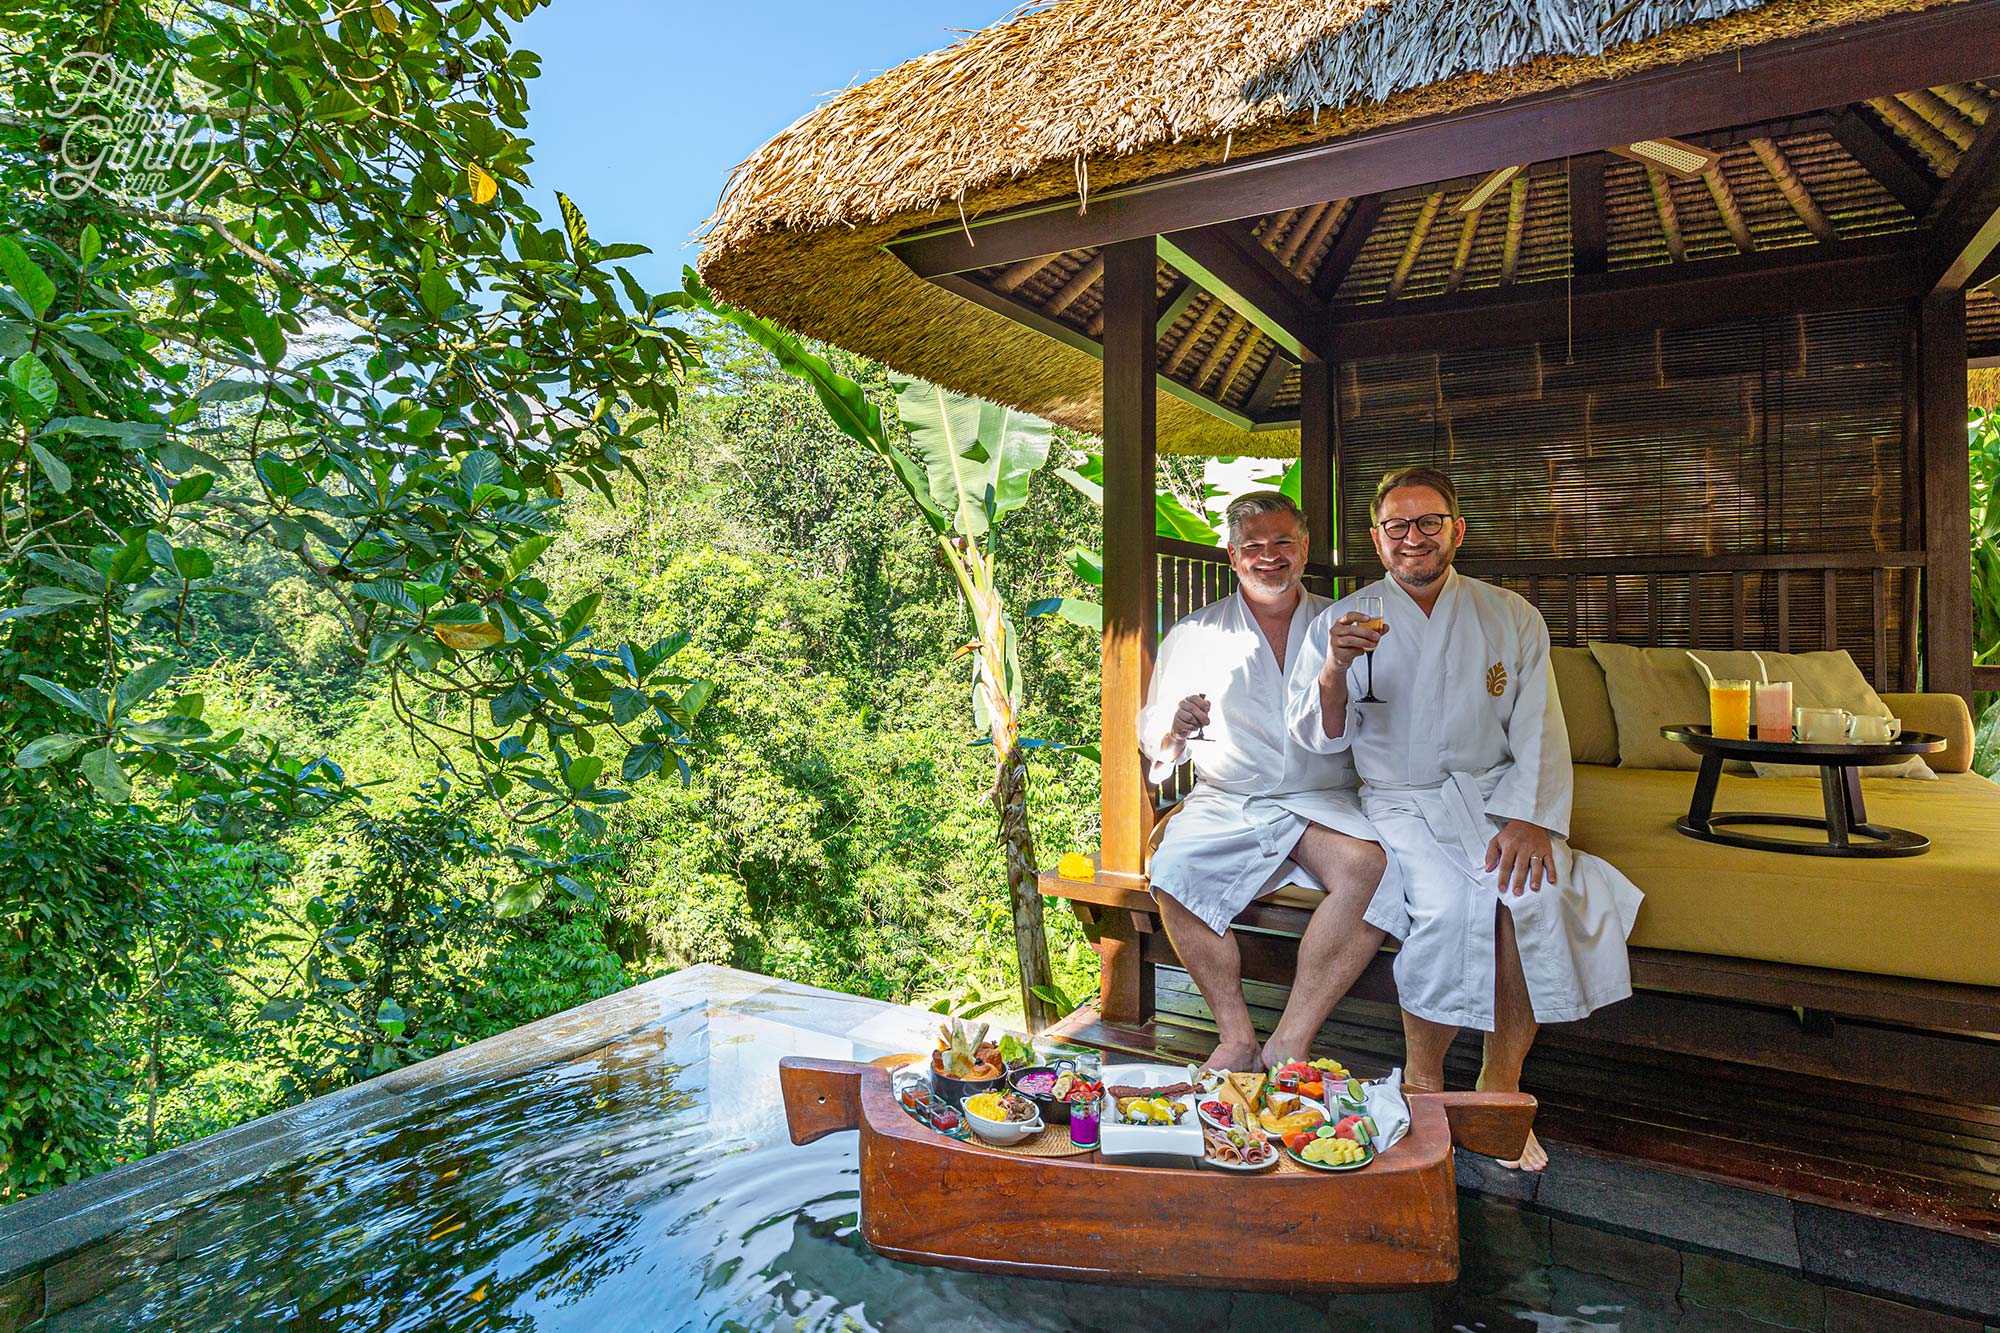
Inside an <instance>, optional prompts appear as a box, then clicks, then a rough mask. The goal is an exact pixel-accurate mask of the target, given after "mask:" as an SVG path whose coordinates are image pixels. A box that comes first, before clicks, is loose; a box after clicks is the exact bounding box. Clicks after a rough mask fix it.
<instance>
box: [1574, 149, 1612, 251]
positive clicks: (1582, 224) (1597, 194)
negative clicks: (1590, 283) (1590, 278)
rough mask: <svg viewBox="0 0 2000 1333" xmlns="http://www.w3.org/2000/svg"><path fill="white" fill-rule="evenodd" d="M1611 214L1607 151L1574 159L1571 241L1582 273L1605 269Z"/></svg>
mask: <svg viewBox="0 0 2000 1333" xmlns="http://www.w3.org/2000/svg"><path fill="white" fill-rule="evenodd" d="M1608 223H1609V216H1608V215H1607V214H1606V212H1605V210H1604V154H1602V153H1592V154H1590V155H1589V156H1588V157H1579V158H1575V159H1572V160H1571V162H1570V164H1569V241H1570V252H1571V254H1572V255H1573V256H1574V259H1573V261H1572V262H1573V263H1574V264H1575V265H1576V267H1575V268H1574V269H1573V270H1572V272H1574V273H1575V274H1576V275H1577V276H1579V277H1581V276H1583V275H1584V274H1586V273H1602V272H1604V268H1605V262H1606V259H1605V256H1606V250H1607V247H1606V242H1605V228H1606V226H1607V225H1608Z"/></svg>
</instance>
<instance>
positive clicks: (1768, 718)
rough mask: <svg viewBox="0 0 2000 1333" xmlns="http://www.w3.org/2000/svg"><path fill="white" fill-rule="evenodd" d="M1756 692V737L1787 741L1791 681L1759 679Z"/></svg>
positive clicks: (1790, 736) (1788, 734)
mask: <svg viewBox="0 0 2000 1333" xmlns="http://www.w3.org/2000/svg"><path fill="white" fill-rule="evenodd" d="M1754 688H1755V690H1756V692H1757V739H1758V740H1760V741H1788V740H1790V739H1791V738H1792V682H1790V681H1789V680H1770V681H1759V682H1758V683H1757V684H1756V686H1755V687H1754Z"/></svg>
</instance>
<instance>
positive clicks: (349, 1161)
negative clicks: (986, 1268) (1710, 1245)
mask: <svg viewBox="0 0 2000 1333" xmlns="http://www.w3.org/2000/svg"><path fill="white" fill-rule="evenodd" d="M614 999H618V1000H620V1001H621V1003H620V1004H619V1005H617V1006H613V1007H611V1008H610V1009H608V1010H606V1011H605V1013H604V1021H605V1023H606V1025H607V1027H615V1028H616V1029H617V1030H616V1031H609V1030H606V1031H602V1032H594V1031H592V1030H591V1029H590V1028H589V1027H588V1026H587V1023H588V1021H589V1019H588V1016H589V1015H590V1014H591V1012H592V1010H595V1009H597V1008H598V1006H592V1007H590V1008H587V1009H586V1010H582V1011H577V1013H578V1015H582V1016H584V1017H582V1018H578V1019H574V1020H572V1021H570V1022H569V1023H567V1025H559V1026H558V1028H556V1029H553V1030H551V1032H550V1034H549V1035H548V1036H547V1038H546V1043H547V1045H548V1048H549V1050H550V1051H551V1052H552V1054H551V1056H550V1057H549V1058H546V1059H536V1058H534V1051H533V1049H532V1047H531V1048H530V1049H529V1050H528V1051H527V1053H526V1055H524V1054H523V1050H522V1047H521V1045H520V1043H519V1042H516V1043H515V1044H514V1045H513V1046H512V1047H510V1048H509V1050H510V1056H509V1059H508V1060H507V1061H504V1062H500V1063H501V1064H502V1065H503V1068H502V1069H501V1070H500V1071H499V1072H494V1071H493V1070H492V1069H490V1068H483V1067H482V1061H481V1059H480V1058H478V1048H472V1050H471V1051H470V1052H462V1053H459V1054H458V1055H457V1056H454V1057H446V1059H447V1060H450V1061H455V1064H454V1065H453V1067H452V1069H451V1071H448V1072H447V1073H446V1074H445V1075H443V1076H440V1077H438V1078H436V1079H435V1080H433V1081H430V1082H426V1083H418V1084H412V1085H411V1086H408V1087H406V1088H405V1089H404V1090H403V1091H402V1092H400V1093H398V1094H397V1095H395V1096H393V1097H391V1098H387V1099H385V1100H384V1101H382V1102H381V1103H379V1104H372V1105H357V1106H356V1108H355V1109H353V1110H352V1111H350V1112H347V1113H345V1114H344V1116H333V1117H328V1118H327V1122H326V1123H322V1124H318V1125H316V1126H314V1127H313V1128H312V1129H311V1131H310V1133H309V1134H308V1135H307V1138H306V1141H307V1142H309V1143H311V1144H313V1145H314V1146H312V1147H311V1148H310V1149H309V1151H307V1152H306V1153H305V1155H303V1156H294V1157H293V1158H291V1159H290V1160H286V1161H282V1162H281V1163H280V1164H278V1165H276V1166H275V1167H272V1168H270V1169H267V1170H264V1171H263V1172H262V1173H261V1174H257V1175H255V1176H253V1177H251V1178H249V1179H246V1180H241V1181H238V1182H236V1183H233V1184H230V1183H225V1184H223V1185H221V1186H220V1187H218V1188H214V1189H212V1190H211V1191H210V1192H208V1193H205V1194H203V1193H196V1192H192V1191H190V1192H187V1193H183V1194H182V1195H180V1196H179V1197H177V1198H174V1199H171V1200H169V1201H167V1202H166V1203H165V1204H164V1205H161V1206H158V1207H154V1208H151V1209H150V1210H149V1214H148V1215H147V1216H145V1217H144V1218H143V1219H134V1220H132V1221H131V1222H130V1223H129V1224H128V1225H125V1226H123V1227H121V1228H120V1229H119V1230H118V1231H117V1232H116V1233H115V1234H113V1235H111V1236H108V1237H105V1238H103V1239H100V1240H98V1241H96V1242H94V1243H92V1245H90V1246H89V1247H88V1248H87V1249H86V1250H85V1251H83V1252H82V1253H80V1254H77V1255H72V1256H71V1257H70V1258H68V1259H66V1260H62V1261H59V1262H57V1263H54V1264H51V1265H49V1266H48V1267H47V1268H46V1271H45V1273H44V1276H45V1278H46V1288H47V1290H46V1301H47V1309H48V1311H49V1315H48V1318H47V1320H46V1323H45V1326H44V1327H45V1330H46V1333H58V1331H59V1330H61V1331H62V1333H69V1331H70V1330H98V1329H107V1330H108V1329H121V1330H122V1329H133V1328H162V1329H173V1330H175V1331H176V1333H203V1331H205V1330H231V1331H232V1333H233V1331H235V1330H241V1329H266V1328H269V1329H339V1330H344V1331H347V1333H354V1331H362V1333H370V1331H376V1330H380V1331H384V1333H386V1331H387V1330H419V1329H422V1330H434V1329H521V1330H526V1329H534V1330H564V1329H578V1330H586V1329H587V1330H592V1331H593V1333H612V1331H613V1330H627V1329H630V1330H640V1329H645V1330H654V1329H717V1330H734V1329H784V1330H788V1331H789V1330H808V1329H833V1330H850V1329H907V1330H913V1331H918V1330H920V1331H922V1333H936V1331H938V1330H959V1329H963V1330H1007V1329H1048V1330H1070V1329H1107V1330H1108V1329H1116V1330H1119V1333H1149V1331H1150V1330H1161V1331H1162V1333H1174V1331H1177V1330H1191V1329H1221V1328H1245V1329H1256V1330H1260V1333H1277V1331H1278V1330H1285V1331H1286V1333H1290V1330H1292V1329H1317V1328H1329V1327H1331V1328H1337V1329H1343V1330H1345V1329H1432V1328H1454V1327H1456V1328H1463V1329H1481V1328H1485V1329H1501V1328H1504V1329H1513V1328H1534V1329H1538V1330H1551V1331H1553V1330H1614V1329H1617V1330H1626V1329H1635V1330H1636V1329H1646V1330H1650V1329H1663V1328H1675V1327H1681V1326H1683V1323H1682V1321H1683V1319H1684V1317H1685V1318H1687V1319H1689V1320H1690V1321H1695V1320H1696V1316H1697V1315H1701V1314H1703V1312H1701V1311H1699V1310H1698V1309H1696V1308H1695V1307H1692V1306H1689V1307H1686V1308H1684V1306H1683V1303H1682V1299H1681V1297H1680V1296H1679V1295H1677V1294H1676V1290H1672V1289H1667V1288H1666V1284H1664V1283H1663V1282H1662V1281H1661V1280H1660V1275H1659V1273H1658V1272H1656V1271H1654V1270H1655V1269H1656V1268H1657V1264H1655V1263H1652V1262H1647V1263H1644V1264H1637V1263H1635V1271H1634V1272H1632V1273H1630V1274H1619V1273H1617V1272H1616V1268H1617V1263H1616V1255H1617V1253H1618V1251H1617V1249H1616V1246H1615V1244H1614V1245H1613V1246H1612V1247H1611V1248H1610V1249H1608V1250H1607V1249H1604V1248H1602V1247H1594V1246H1586V1247H1585V1248H1584V1249H1582V1250H1577V1251H1576V1252H1577V1253H1578V1254H1583V1253H1584V1252H1585V1250H1587V1251H1588V1253H1589V1255H1590V1256H1591V1257H1590V1258H1589V1259H1588V1260H1584V1259H1579V1260H1578V1262H1581V1263H1585V1264H1586V1266H1587V1267H1590V1268H1593V1269H1595V1270H1596V1271H1594V1272H1584V1271H1579V1270H1577V1269H1572V1268H1569V1267H1566V1266H1565V1265H1564V1264H1563V1263H1562V1262H1560V1261H1559V1259H1558V1257H1557V1256H1558V1254H1559V1252H1560V1246H1561V1244H1562V1242H1563V1239H1564V1238H1563V1234H1562V1231H1561V1228H1562V1227H1563V1225H1564V1224H1562V1223H1560V1222H1557V1223H1554V1224H1551V1223H1550V1222H1549V1221H1548V1219H1546V1218H1540V1217H1537V1216H1535V1215H1533V1214H1530V1213H1525V1212H1521V1211H1518V1210H1516V1209H1513V1208H1511V1207H1507V1206H1505V1205H1500V1204H1493V1203H1487V1202H1484V1201H1481V1200H1479V1199H1476V1198H1474V1197H1471V1196H1463V1199H1462V1202H1463V1205H1464V1208H1465V1217H1464V1222H1465V1255H1464V1266H1465V1270H1466V1278H1465V1280H1464V1281H1463V1282H1461V1283H1460V1284H1459V1286H1458V1287H1456V1288H1454V1289H1451V1290H1449V1291H1446V1292H1444V1293H1440V1294H1438V1295H1434V1296H1424V1295H1412V1296H1396V1297H1375V1296H1371V1297H1336V1298H1323V1297H1310V1298H1301V1299H1293V1298H1289V1297H1282V1296H1270V1295H1251V1294H1231V1293H1226V1292H1186V1291H1162V1290H1139V1289H1125V1288H1114V1287H1102V1286H1099V1287H1090V1286H1078V1285H1071V1284H1067V1283H1059V1282H1044V1281H1033V1280H1024V1279H1011V1278H1007V1279H1003V1278H990V1277H974V1276H969V1275H965V1274H958V1273H951V1272H946V1271H944V1270H941V1269H931V1268H922V1267H915V1266H911V1265H907V1264H900V1263H893V1262H890V1261H888V1260H885V1259H882V1258H880V1257H878V1256H876V1255H875V1254H873V1253H872V1252H870V1251H869V1249H868V1248H867V1247H866V1245H864V1244H863V1243H862V1241H861V1238H860V1234H859V1231H858V1229H857V1224H856V1215H855V1214H856V1206H857V1198H858V1178H857V1170H856V1161H855V1152H856V1148H855V1136H854V1135H852V1134H840V1135H835V1136H832V1137H830V1138H827V1139H822V1140H821V1141H819V1142H818V1143H815V1144H812V1145H810V1146H808V1147H804V1148H795V1147H793V1146H791V1144H790V1142H789V1140H788V1139H787V1137H786V1133H785V1124H784V1111H783V1106H782V1104H781V1102H780V1098H779V1092H778V1082H777V1062H778V1060H779V1058H780V1057H781V1056H785V1055H794V1054H798V1055H814V1056H821V1057H827V1058H835V1059H859V1060H867V1059H872V1058H874V1057H876V1056H879V1055H883V1054H888V1053H891V1052H895V1051H904V1050H914V1049H921V1048H922V1047H923V1045H924V1041H925V1034H926V1032H928V1031H932V1030H934V1029H933V1028H932V1024H933V1023H934V1021H935V1020H934V1019H933V1018H932V1017H931V1016H929V1015H925V1014H922V1013H919V1012H917V1011H914V1010H909V1009H900V1008H895V1007H892V1006H886V1005H880V1004H876V1003H873V1002H870V1001H865V1000H858V999H853V998H851V997H847V996H839V995H833V994H830V993H827V992H821V991H811V990H807V989H805V988H802V987H794V986H788V985H785V984H783V983H775V982H771V981H768V980H766V979H765V978H761V977H749V976H745V975H743V974H740V973H731V972H726V971H723V970H721V969H713V968H701V969H695V970H694V971H693V972H691V973H684V974H680V975H679V976H677V977H671V978H664V979H662V980H661V981H659V982H655V983H651V984H650V985H649V986H647V987H643V988H639V989H637V990H635V991H631V992H627V993H626V995H625V996H624V997H614ZM600 1004H608V1002H600ZM565 1017H568V1016H565ZM552 1022H554V1020H552ZM529 1031H530V1032H531V1033H532V1032H534V1031H535V1030H533V1029H531V1030H529ZM600 1037H601V1039H602V1040H601V1041H599V1040H598V1039H599V1038H600ZM239 1133H240V1131H239ZM198 1178H199V1173H195V1175H194V1177H193V1178H192V1179H193V1180H195V1181H196V1183H198ZM23 1207H33V1203H31V1204H30V1205H23ZM12 1211H14V1210H9V1212H12ZM9 1220H10V1219H9V1218H7V1217H6V1216H5V1215H4V1214H0V1247H4V1246H6V1245H7V1244H9V1243H10V1237H9V1234H8V1231H7V1229H6V1226H5V1223H6V1222H7V1221H9ZM1552 1225H1553V1227H1554V1228H1556V1230H1555V1231H1554V1232H1552V1230H1551V1227H1552ZM1570 1230H1572V1231H1581V1230H1582V1229H1581V1228H1570ZM23 1239H24V1238H23V1236H22V1234H21V1233H20V1232H19V1230H18V1228H17V1230H16V1231H15V1233H14V1234H13V1236H12V1242H13V1243H15V1244H19V1243H22V1241H23ZM1607 1239H1610V1240H1612V1241H1614V1242H1615V1238H1607ZM1570 1241H1571V1243H1572V1244H1574V1241H1575V1238H1570ZM1626 1244H1628V1245H1629V1244H1631V1242H1626ZM1552 1245H1553V1246H1555V1247H1556V1248H1553V1249H1552ZM1651 1248H1653V1249H1658V1248H1660V1247H1651ZM1669 1253H1671V1252H1669ZM1607 1254H1609V1255H1611V1256H1612V1259H1613V1262H1611V1263H1608V1264H1607V1263H1606V1262H1605V1256H1606V1255H1607ZM18 1256H19V1252H18V1251H17V1256H16V1257H17V1259H18ZM5 1257H6V1256H5V1251H4V1249H0V1274H4V1273H5V1272H7V1271H8V1270H9V1269H10V1268H11V1269H15V1270H18V1269H19V1264H18V1263H15V1264H7V1263H5V1262H4V1260H5ZM1709 1262H1711V1263H1712V1262H1715V1261H1709ZM1639 1270H1644V1271H1639ZM1744 1271H1745V1272H1750V1271H1751V1270H1747V1269H1746V1270H1744ZM1676 1273H1678V1270H1677V1269H1676ZM1621 1278H1629V1280H1621ZM0 1286H4V1283H0ZM1730 1318H1732V1319H1737V1320H1739V1322H1737V1323H1730V1324H1727V1325H1726V1326H1727V1327H1742V1328H1751V1329H1754V1328H1757V1327H1759V1325H1756V1324H1750V1323H1747V1322H1742V1321H1741V1317H1740V1316H1736V1315H1731V1316H1730ZM1699 1322H1700V1326H1701V1327H1703V1328H1713V1327H1720V1326H1725V1325H1719V1324H1717V1323H1715V1322H1714V1321H1713V1320H1702V1321H1699ZM4 1326H5V1320H4V1319H0V1327H4ZM1686 1326H1687V1327H1690V1328H1692V1327H1694V1326H1695V1322H1689V1323H1688V1324H1687V1325H1686ZM1813 1326H1815V1327H1817V1326H1818V1325H1816V1324H1815V1325H1813ZM1764 1327H1769V1325H1764Z"/></svg>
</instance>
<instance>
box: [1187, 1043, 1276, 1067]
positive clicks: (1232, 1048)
mask: <svg viewBox="0 0 2000 1333" xmlns="http://www.w3.org/2000/svg"><path fill="white" fill-rule="evenodd" d="M1263 1067H1264V1066H1263V1065H1261V1064H1259V1063H1258V1052H1257V1043H1256V1042H1255V1041H1245V1042H1227V1041H1225V1042H1223V1043H1222V1044H1221V1045H1219V1046H1217V1047H1216V1048H1215V1049H1214V1050H1213V1051H1212V1052H1210V1053H1209V1057H1208V1059H1206V1060H1204V1061H1202V1068H1203V1069H1213V1070H1215V1071H1216V1072H1217V1073H1224V1072H1227V1073H1232V1074H1240V1073H1248V1072H1249V1071H1251V1070H1253V1069H1262V1068H1263Z"/></svg>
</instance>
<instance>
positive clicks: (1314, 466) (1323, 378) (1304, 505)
mask: <svg viewBox="0 0 2000 1333" xmlns="http://www.w3.org/2000/svg"><path fill="white" fill-rule="evenodd" d="M1333 484H1334V479H1333V367H1332V366H1331V365H1329V364H1327V363H1326V362H1324V361H1305V362H1301V363H1300V365H1299V508H1301V509H1302V510H1304V511H1305V516H1306V531H1307V532H1309V533H1311V534H1312V541H1311V545H1310V546H1309V547H1308V550H1307V554H1308V556H1309V557H1310V558H1312V559H1313V560H1315V561H1318V562H1320V563H1322V564H1329V565H1331V564H1336V563H1338V561H1339V559H1340V554H1339V553H1340V540H1339V535H1338V534H1337V533H1335V532H1334V530H1333V524H1334V516H1333V515H1334V508H1333Z"/></svg>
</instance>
